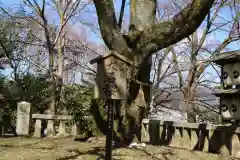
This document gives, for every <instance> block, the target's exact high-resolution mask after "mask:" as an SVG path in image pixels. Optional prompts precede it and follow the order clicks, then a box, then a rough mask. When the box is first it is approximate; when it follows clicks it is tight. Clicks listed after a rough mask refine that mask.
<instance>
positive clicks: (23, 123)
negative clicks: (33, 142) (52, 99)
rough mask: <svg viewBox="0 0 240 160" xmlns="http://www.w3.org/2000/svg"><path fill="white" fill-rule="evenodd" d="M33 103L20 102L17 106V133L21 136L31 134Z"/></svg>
mask: <svg viewBox="0 0 240 160" xmlns="http://www.w3.org/2000/svg"><path fill="white" fill-rule="evenodd" d="M30 111H31V104H30V103H28V102H24V101H23V102H20V103H18V106H17V126H16V133H17V135H20V136H27V135H29V123H30Z"/></svg>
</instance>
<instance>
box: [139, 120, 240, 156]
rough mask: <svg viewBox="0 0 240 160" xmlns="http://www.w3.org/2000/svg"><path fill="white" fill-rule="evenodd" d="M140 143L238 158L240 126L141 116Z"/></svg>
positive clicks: (239, 153)
mask: <svg viewBox="0 0 240 160" xmlns="http://www.w3.org/2000/svg"><path fill="white" fill-rule="evenodd" d="M141 140H142V142H146V143H150V144H154V145H165V146H170V147H178V148H185V149H193V150H200V151H205V152H211V153H220V154H222V155H226V156H233V157H235V158H240V127H238V126H230V125H228V126H227V125H212V124H207V123H186V122H174V121H161V120H148V119H143V121H142V130H141Z"/></svg>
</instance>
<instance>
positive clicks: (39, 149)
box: [0, 137, 231, 160]
mask: <svg viewBox="0 0 240 160" xmlns="http://www.w3.org/2000/svg"><path fill="white" fill-rule="evenodd" d="M104 142H105V140H104V138H99V139H97V140H96V139H95V140H93V141H92V142H91V143H89V142H77V141H74V140H73V139H72V138H69V137H68V138H44V139H34V138H19V137H17V138H6V139H0V159H1V160H96V159H103V155H104ZM113 159H115V160H121V159H123V160H221V159H222V160H228V159H231V158H229V157H221V156H220V155H214V154H207V153H203V152H197V151H188V150H182V149H176V148H169V147H162V146H152V145H147V146H146V147H145V148H142V149H131V148H120V149H114V150H113Z"/></svg>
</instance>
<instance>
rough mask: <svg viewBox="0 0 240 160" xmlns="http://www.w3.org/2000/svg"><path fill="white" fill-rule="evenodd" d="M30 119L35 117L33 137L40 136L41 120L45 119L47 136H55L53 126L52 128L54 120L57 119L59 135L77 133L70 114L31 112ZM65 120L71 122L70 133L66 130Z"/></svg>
mask: <svg viewBox="0 0 240 160" xmlns="http://www.w3.org/2000/svg"><path fill="white" fill-rule="evenodd" d="M32 119H35V129H34V134H33V136H34V137H37V138H40V137H41V136H42V134H41V129H42V120H46V121H47V136H55V135H56V132H55V130H56V129H55V128H54V121H59V127H58V128H59V129H58V134H57V135H59V136H66V135H73V136H74V135H76V134H77V127H76V125H75V124H74V123H72V122H73V121H72V116H69V115H48V114H33V115H32ZM66 122H70V124H71V133H70V134H69V133H67V132H66Z"/></svg>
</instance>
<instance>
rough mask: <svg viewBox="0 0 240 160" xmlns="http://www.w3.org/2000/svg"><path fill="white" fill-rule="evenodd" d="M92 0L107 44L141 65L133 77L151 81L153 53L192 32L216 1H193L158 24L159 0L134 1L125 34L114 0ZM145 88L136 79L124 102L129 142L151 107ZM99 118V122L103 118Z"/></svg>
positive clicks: (123, 130)
mask: <svg viewBox="0 0 240 160" xmlns="http://www.w3.org/2000/svg"><path fill="white" fill-rule="evenodd" d="M93 2H94V4H95V7H96V10H97V15H98V22H99V26H100V30H101V34H102V37H103V39H104V42H105V44H106V45H107V47H108V48H109V49H110V50H114V51H116V52H118V53H119V54H122V55H124V56H126V57H128V58H129V59H131V60H133V61H134V63H135V64H136V65H138V67H140V68H139V70H138V71H137V72H136V74H135V75H134V76H133V77H132V78H133V79H135V80H138V81H140V82H144V83H149V81H150V70H151V55H152V54H154V53H155V52H156V51H158V50H160V49H163V48H165V47H168V46H170V45H172V44H174V43H176V42H178V41H180V40H182V39H183V38H186V37H188V36H189V35H191V34H192V33H193V32H194V31H195V30H196V29H197V28H198V27H199V25H200V24H201V23H202V21H203V20H204V18H205V16H206V15H207V13H208V12H209V9H210V8H211V6H212V4H213V2H214V0H193V1H192V3H191V4H189V5H188V6H187V7H186V8H184V9H183V10H182V11H181V12H180V13H179V14H177V15H176V16H174V17H173V19H171V20H169V21H166V22H163V23H158V24H156V23H155V14H156V4H157V0H131V3H130V11H131V14H130V16H131V17H130V26H129V34H128V35H123V34H122V33H121V32H120V29H119V28H118V25H117V20H116V16H115V11H114V5H113V1H112V0H93ZM142 88H143V90H141V87H140V85H139V84H138V83H136V81H134V80H133V81H131V82H130V97H128V99H127V103H125V104H124V105H122V107H124V109H123V110H124V111H125V112H123V116H119V117H121V118H119V120H120V121H121V122H122V123H124V124H126V125H125V126H126V128H125V129H123V127H122V129H120V130H121V131H120V132H122V135H123V136H122V137H123V138H121V139H122V140H124V142H125V143H127V144H129V143H130V142H131V141H132V140H133V139H135V137H138V138H137V139H138V140H139V139H140V137H139V135H140V128H141V127H140V126H141V125H140V124H141V120H142V118H143V117H144V115H146V114H145V113H147V110H148V109H149V108H148V107H149V101H150V88H148V87H146V86H142ZM141 92H142V93H141ZM141 99H144V100H143V101H141ZM93 106H94V105H93ZM95 109H96V108H95ZM94 114H95V118H99V117H100V116H97V114H98V112H97V111H94ZM96 121H97V123H100V120H97V119H96ZM102 122H103V121H102ZM115 133H116V132H115ZM115 135H116V134H115ZM115 140H116V139H115Z"/></svg>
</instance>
